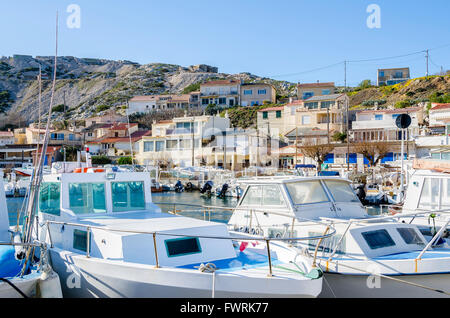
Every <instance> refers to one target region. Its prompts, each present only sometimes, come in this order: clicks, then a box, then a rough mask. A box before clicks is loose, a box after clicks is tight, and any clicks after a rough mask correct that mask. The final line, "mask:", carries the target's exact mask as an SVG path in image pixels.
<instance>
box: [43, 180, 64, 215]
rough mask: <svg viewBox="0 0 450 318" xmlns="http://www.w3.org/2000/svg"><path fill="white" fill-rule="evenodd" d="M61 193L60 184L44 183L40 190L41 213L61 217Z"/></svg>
mask: <svg viewBox="0 0 450 318" xmlns="http://www.w3.org/2000/svg"><path fill="white" fill-rule="evenodd" d="M60 192H61V185H60V183H59V182H43V183H42V184H41V186H40V190H39V212H42V213H48V214H54V215H59V214H60V196H61V193H60Z"/></svg>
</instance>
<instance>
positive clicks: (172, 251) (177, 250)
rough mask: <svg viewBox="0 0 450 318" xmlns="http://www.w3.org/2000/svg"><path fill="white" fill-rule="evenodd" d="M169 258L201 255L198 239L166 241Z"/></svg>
mask: <svg viewBox="0 0 450 318" xmlns="http://www.w3.org/2000/svg"><path fill="white" fill-rule="evenodd" d="M164 244H165V245H166V250H167V256H169V257H175V256H183V255H189V254H196V253H201V252H202V249H201V248H200V242H199V240H198V238H197V237H188V238H177V239H171V240H165V241H164Z"/></svg>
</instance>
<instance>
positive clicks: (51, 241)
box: [46, 221, 53, 248]
mask: <svg viewBox="0 0 450 318" xmlns="http://www.w3.org/2000/svg"><path fill="white" fill-rule="evenodd" d="M46 223H47V233H48V238H49V239H50V247H51V248H53V240H52V235H51V234H50V223H49V222H48V221H47V222H46Z"/></svg>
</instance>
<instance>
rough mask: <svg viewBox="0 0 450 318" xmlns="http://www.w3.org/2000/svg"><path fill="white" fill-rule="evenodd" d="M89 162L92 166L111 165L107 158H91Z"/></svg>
mask: <svg viewBox="0 0 450 318" xmlns="http://www.w3.org/2000/svg"><path fill="white" fill-rule="evenodd" d="M91 160H92V164H94V165H107V164H110V163H111V159H110V158H109V157H107V156H92V157H91Z"/></svg>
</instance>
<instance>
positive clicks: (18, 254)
mask: <svg viewBox="0 0 450 318" xmlns="http://www.w3.org/2000/svg"><path fill="white" fill-rule="evenodd" d="M14 243H22V238H21V237H20V233H16V234H14ZM14 249H15V254H14V256H15V258H16V260H21V259H23V258H24V257H25V247H23V246H20V245H15V246H14Z"/></svg>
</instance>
